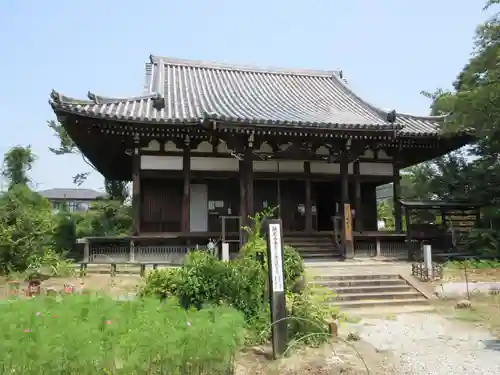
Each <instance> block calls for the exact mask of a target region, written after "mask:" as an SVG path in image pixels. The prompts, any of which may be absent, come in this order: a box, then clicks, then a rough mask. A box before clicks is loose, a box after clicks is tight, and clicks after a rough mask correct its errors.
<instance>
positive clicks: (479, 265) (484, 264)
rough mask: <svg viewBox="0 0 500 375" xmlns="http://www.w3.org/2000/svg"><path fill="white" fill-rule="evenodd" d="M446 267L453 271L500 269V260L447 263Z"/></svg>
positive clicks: (454, 261)
mask: <svg viewBox="0 0 500 375" xmlns="http://www.w3.org/2000/svg"><path fill="white" fill-rule="evenodd" d="M445 267H447V268H451V269H464V268H469V269H495V268H500V261H499V260H463V261H457V260H453V261H449V262H446V264H445Z"/></svg>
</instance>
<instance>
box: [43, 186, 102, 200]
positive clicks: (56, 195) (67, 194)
mask: <svg viewBox="0 0 500 375" xmlns="http://www.w3.org/2000/svg"><path fill="white" fill-rule="evenodd" d="M38 194H40V195H41V196H43V197H45V198H47V199H68V200H93V199H97V198H102V197H104V196H106V194H105V193H101V192H99V191H96V190H92V189H75V188H70V189H64V188H55V189H47V190H41V191H39V192H38Z"/></svg>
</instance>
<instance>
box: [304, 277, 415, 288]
mask: <svg viewBox="0 0 500 375" xmlns="http://www.w3.org/2000/svg"><path fill="white" fill-rule="evenodd" d="M309 283H310V284H312V285H313V286H314V285H320V286H323V287H326V288H333V289H338V288H345V287H355V288H363V287H369V286H373V287H378V286H384V287H389V288H390V287H393V286H399V285H405V286H407V285H408V284H406V282H405V281H404V280H403V279H399V278H398V279H364V280H349V279H347V280H313V281H310V282H309Z"/></svg>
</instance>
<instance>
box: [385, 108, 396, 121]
mask: <svg viewBox="0 0 500 375" xmlns="http://www.w3.org/2000/svg"><path fill="white" fill-rule="evenodd" d="M396 117H397V116H396V110H395V109H393V110H392V111H390V112H389V113H387V115H386V120H387V122H389V123H391V124H394V123H395V122H396Z"/></svg>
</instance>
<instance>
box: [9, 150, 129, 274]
mask: <svg viewBox="0 0 500 375" xmlns="http://www.w3.org/2000/svg"><path fill="white" fill-rule="evenodd" d="M4 160H5V162H4V170H3V174H4V176H6V177H7V178H8V179H9V186H10V189H9V190H8V191H7V192H5V193H3V194H0V274H2V273H3V274H4V273H8V272H12V271H25V270H26V269H27V268H28V267H31V266H33V264H41V259H47V257H49V258H50V259H51V261H57V259H58V257H62V256H64V254H65V253H67V252H72V251H73V250H74V248H75V242H76V239H77V238H80V237H85V236H121V235H127V234H130V232H131V228H132V215H131V208H130V207H128V206H125V205H123V204H122V203H123V199H122V198H121V197H118V200H104V201H98V202H95V203H93V204H92V205H91V209H90V210H89V211H87V212H77V213H71V212H69V211H68V210H67V208H66V209H64V208H63V209H62V210H60V211H59V212H57V213H55V212H53V210H52V205H51V203H50V202H49V201H48V200H47V199H46V198H44V197H42V196H41V195H40V194H38V193H36V192H34V191H32V190H31V189H30V187H29V186H28V182H29V181H30V176H29V173H28V172H29V171H30V170H31V168H32V164H33V163H34V161H35V160H36V156H35V155H34V154H33V153H32V151H31V149H30V148H29V147H21V146H16V147H14V148H12V149H11V150H9V151H8V152H7V153H6V154H5V157H4ZM117 190H118V191H120V190H119V189H118V188H117Z"/></svg>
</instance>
